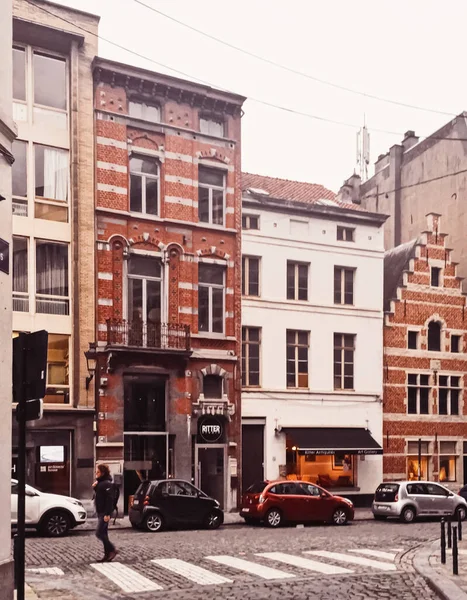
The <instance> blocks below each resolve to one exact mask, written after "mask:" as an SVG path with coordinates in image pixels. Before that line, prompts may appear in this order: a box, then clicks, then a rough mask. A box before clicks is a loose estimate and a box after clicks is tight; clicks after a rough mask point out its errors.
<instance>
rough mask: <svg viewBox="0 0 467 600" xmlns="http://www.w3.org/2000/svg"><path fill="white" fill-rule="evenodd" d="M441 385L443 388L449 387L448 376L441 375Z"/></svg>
mask: <svg viewBox="0 0 467 600" xmlns="http://www.w3.org/2000/svg"><path fill="white" fill-rule="evenodd" d="M439 385H440V386H442V387H447V385H448V378H447V375H440V376H439Z"/></svg>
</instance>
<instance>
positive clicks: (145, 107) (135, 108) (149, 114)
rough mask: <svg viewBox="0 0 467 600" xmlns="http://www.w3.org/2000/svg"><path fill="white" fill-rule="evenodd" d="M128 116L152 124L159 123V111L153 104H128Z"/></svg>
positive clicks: (131, 101)
mask: <svg viewBox="0 0 467 600" xmlns="http://www.w3.org/2000/svg"><path fill="white" fill-rule="evenodd" d="M128 114H129V115H130V117H134V118H135V119H144V120H145V121H152V122H153V123H160V120H161V109H160V108H159V107H158V106H154V105H153V104H144V103H143V102H135V101H134V100H130V101H129V102H128Z"/></svg>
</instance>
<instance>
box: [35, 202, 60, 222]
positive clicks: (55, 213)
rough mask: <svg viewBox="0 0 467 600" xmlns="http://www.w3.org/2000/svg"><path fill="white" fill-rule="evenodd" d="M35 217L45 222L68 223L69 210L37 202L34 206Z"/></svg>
mask: <svg viewBox="0 0 467 600" xmlns="http://www.w3.org/2000/svg"><path fill="white" fill-rule="evenodd" d="M34 216H35V217H36V219H44V220H45V221H57V222H58V223H67V222H68V208H67V207H66V206H63V205H62V206H57V205H56V204H48V203H43V202H36V203H35V206H34Z"/></svg>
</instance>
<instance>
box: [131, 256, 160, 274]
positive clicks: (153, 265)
mask: <svg viewBox="0 0 467 600" xmlns="http://www.w3.org/2000/svg"><path fill="white" fill-rule="evenodd" d="M128 273H129V274H130V275H141V276H146V277H161V261H160V260H159V259H158V258H156V257H151V256H138V255H137V254H132V255H131V256H130V258H129V259H128Z"/></svg>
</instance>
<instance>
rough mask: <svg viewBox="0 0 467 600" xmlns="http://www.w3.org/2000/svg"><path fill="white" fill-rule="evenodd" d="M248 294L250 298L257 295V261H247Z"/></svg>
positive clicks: (251, 259)
mask: <svg viewBox="0 0 467 600" xmlns="http://www.w3.org/2000/svg"><path fill="white" fill-rule="evenodd" d="M248 265H249V269H248V294H249V295H250V296H258V295H259V260H258V259H257V258H250V259H249V260H248Z"/></svg>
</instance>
